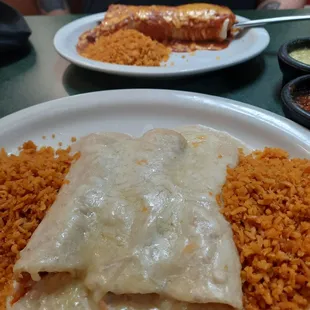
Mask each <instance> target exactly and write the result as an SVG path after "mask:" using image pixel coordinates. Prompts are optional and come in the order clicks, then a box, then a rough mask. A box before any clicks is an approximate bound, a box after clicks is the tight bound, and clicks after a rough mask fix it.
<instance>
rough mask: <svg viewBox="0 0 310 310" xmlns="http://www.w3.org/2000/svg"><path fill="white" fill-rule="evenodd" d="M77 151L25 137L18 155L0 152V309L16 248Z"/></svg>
mask: <svg viewBox="0 0 310 310" xmlns="http://www.w3.org/2000/svg"><path fill="white" fill-rule="evenodd" d="M78 158H79V154H78V153H77V154H75V155H70V148H68V149H66V150H61V149H59V150H54V149H53V148H51V147H43V148H40V149H37V147H36V145H35V144H34V143H33V142H31V141H28V142H26V143H24V145H23V146H22V147H21V148H20V153H19V155H9V154H7V153H6V151H5V150H4V149H2V150H1V152H0V310H4V309H5V308H6V297H7V296H8V295H9V294H10V292H11V289H12V280H13V266H14V264H15V262H16V260H17V259H18V257H19V252H20V251H21V250H22V249H23V248H24V247H25V246H26V244H27V242H28V240H29V239H30V237H31V235H32V234H33V232H34V231H35V229H36V228H37V226H38V225H39V224H40V222H41V221H42V219H43V218H44V216H45V214H46V212H47V210H48V209H49V208H50V206H51V205H52V203H53V202H54V200H55V199H56V196H57V193H58V191H59V190H60V188H61V186H62V185H63V184H64V183H65V182H66V181H65V176H66V174H67V173H68V171H69V168H70V165H71V163H72V162H74V161H75V160H77V159H78Z"/></svg>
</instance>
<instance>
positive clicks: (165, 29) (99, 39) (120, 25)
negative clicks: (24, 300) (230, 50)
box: [77, 3, 236, 64]
mask: <svg viewBox="0 0 310 310" xmlns="http://www.w3.org/2000/svg"><path fill="white" fill-rule="evenodd" d="M235 22H236V16H235V15H234V13H233V12H232V11H231V10H230V9H229V8H227V7H223V6H218V5H213V4H207V3H195V4H186V5H181V6H176V7H172V6H171V7H169V6H156V5H153V6H131V5H129V6H128V5H120V4H115V5H110V6H109V9H108V11H107V12H106V14H105V16H104V19H103V21H102V22H100V23H99V24H98V25H97V26H96V27H95V28H93V29H92V30H89V31H86V32H85V33H83V34H82V35H81V36H80V38H79V41H78V44H77V51H78V52H79V54H81V55H82V56H84V57H87V58H91V57H90V54H87V52H86V53H85V51H87V50H89V49H91V50H95V49H97V48H98V51H97V53H96V52H95V51H94V52H93V53H92V55H95V56H96V58H92V59H95V60H101V61H106V59H109V57H108V58H107V57H106V56H102V55H106V53H109V45H108V44H107V42H109V39H108V38H109V37H111V40H112V42H114V39H112V38H114V37H115V36H116V34H117V33H118V32H119V31H121V30H122V32H121V34H117V38H119V39H121V37H122V36H123V37H124V34H126V36H125V37H124V42H125V43H128V42H129V41H128V36H133V38H132V40H131V44H132V47H131V48H130V50H131V53H133V52H134V51H136V54H137V55H138V54H139V51H140V50H141V48H142V45H141V43H143V41H145V43H146V44H151V43H150V42H152V45H154V46H155V44H156V43H155V41H151V39H152V40H156V41H158V42H161V44H164V45H166V48H169V49H172V51H174V52H192V51H195V50H204V49H207V50H220V49H223V48H226V47H227V46H228V44H229V38H230V37H231V35H232V32H233V31H232V26H233V24H234V23H235ZM129 29H131V30H135V32H126V30H129ZM136 32H140V33H141V36H140V37H137V33H136ZM142 35H143V36H142ZM145 36H147V38H146V37H145ZM161 44H160V43H157V46H158V47H160V49H158V48H155V49H154V54H155V55H156V54H157V57H156V59H157V58H162V52H161V51H163V50H164V48H163V46H162V45H161ZM124 45H125V44H124ZM117 46H118V45H117ZM117 46H116V47H117ZM104 48H106V50H107V51H104ZM127 48H128V47H127ZM144 48H147V47H146V46H145V47H143V49H144ZM113 50H114V49H113ZM125 50H126V48H125V47H123V48H122V49H121V51H120V55H119V57H116V59H117V60H118V59H119V58H120V59H121V61H122V62H116V63H119V64H122V63H123V62H124V61H123V58H124V57H125V55H123V51H125ZM113 54H114V52H113ZM168 54H169V53H168ZM165 55H167V50H166V52H165ZM129 57H130V56H129ZM113 58H115V57H114V56H113ZM165 58H166V57H165Z"/></svg>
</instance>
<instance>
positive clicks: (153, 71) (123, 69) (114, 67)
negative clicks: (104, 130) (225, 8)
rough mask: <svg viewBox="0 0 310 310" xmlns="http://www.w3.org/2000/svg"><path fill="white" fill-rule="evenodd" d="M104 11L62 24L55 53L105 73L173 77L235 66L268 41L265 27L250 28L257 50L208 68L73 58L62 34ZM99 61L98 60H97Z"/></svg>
mask: <svg viewBox="0 0 310 310" xmlns="http://www.w3.org/2000/svg"><path fill="white" fill-rule="evenodd" d="M105 13H106V12H102V13H97V14H92V15H88V16H85V17H81V18H78V19H76V20H74V21H72V22H70V23H67V24H65V25H64V26H62V27H61V28H60V29H58V31H57V32H56V34H55V36H54V39H53V45H54V48H55V49H56V51H57V53H58V54H59V55H60V56H61V57H63V58H65V59H66V60H67V61H69V62H70V63H72V64H75V65H77V66H79V67H82V68H86V69H90V70H94V71H98V72H105V73H110V74H115V75H123V76H143V77H175V76H187V75H194V74H201V73H205V72H212V71H217V70H220V69H223V68H227V67H231V66H235V65H237V64H240V63H243V62H246V61H248V60H250V59H252V58H254V57H256V56H258V55H259V54H261V53H262V52H263V51H264V50H265V49H266V48H267V46H268V45H269V43H270V36H269V33H268V32H267V30H266V29H264V28H262V27H258V28H253V29H252V30H253V31H255V32H257V33H258V35H259V36H260V38H261V40H262V41H261V44H260V45H259V46H258V48H257V50H256V51H255V52H253V53H252V54H249V55H246V57H243V58H239V59H237V60H235V61H234V62H233V63H224V64H219V65H218V66H216V67H212V68H208V67H203V68H199V69H197V68H186V69H181V70H178V69H174V70H173V68H168V69H170V70H168V71H159V70H158V69H159V68H160V70H161V69H162V67H147V66H145V67H144V66H143V67H138V66H125V65H118V64H109V63H104V62H103V63H102V64H104V67H102V66H98V64H97V63H98V62H97V61H94V60H89V59H86V58H85V59H83V57H82V56H79V57H77V58H75V57H74V58H73V57H71V56H70V55H69V53H68V51H66V50H65V49H63V48H62V47H61V44H62V42H63V39H62V37H63V35H65V34H68V33H70V32H71V30H70V29H71V28H74V26H76V27H77V26H79V25H80V24H85V23H88V22H98V21H100V20H102V18H103V17H104V15H105ZM236 17H237V18H239V19H242V20H244V21H247V20H249V19H248V18H246V17H243V16H239V15H236ZM99 63H100V62H99Z"/></svg>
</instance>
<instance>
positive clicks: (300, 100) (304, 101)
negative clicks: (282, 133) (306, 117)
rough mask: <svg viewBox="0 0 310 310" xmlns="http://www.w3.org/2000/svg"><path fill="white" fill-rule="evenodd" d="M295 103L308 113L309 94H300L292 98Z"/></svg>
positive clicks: (309, 107)
mask: <svg viewBox="0 0 310 310" xmlns="http://www.w3.org/2000/svg"><path fill="white" fill-rule="evenodd" d="M294 99H295V102H296V103H297V104H298V106H299V107H301V108H302V109H303V110H305V111H307V112H310V92H302V93H299V94H298V95H296V96H295V97H294Z"/></svg>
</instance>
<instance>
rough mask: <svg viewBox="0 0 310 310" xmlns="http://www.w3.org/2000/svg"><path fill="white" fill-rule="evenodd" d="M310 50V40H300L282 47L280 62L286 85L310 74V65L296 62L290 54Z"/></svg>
mask: <svg viewBox="0 0 310 310" xmlns="http://www.w3.org/2000/svg"><path fill="white" fill-rule="evenodd" d="M305 47H308V48H310V38H300V39H295V40H292V41H289V42H288V43H285V44H283V45H282V46H281V48H280V49H279V52H278V61H279V66H280V69H281V71H282V73H283V81H284V83H286V82H288V81H290V80H292V79H294V78H296V77H298V76H301V75H305V74H310V65H307V64H304V63H302V62H300V61H298V60H295V59H294V58H292V57H291V56H289V54H290V53H291V52H292V51H294V50H296V49H300V48H305Z"/></svg>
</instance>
